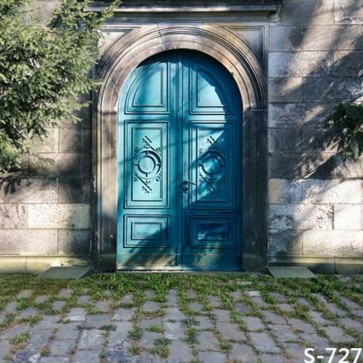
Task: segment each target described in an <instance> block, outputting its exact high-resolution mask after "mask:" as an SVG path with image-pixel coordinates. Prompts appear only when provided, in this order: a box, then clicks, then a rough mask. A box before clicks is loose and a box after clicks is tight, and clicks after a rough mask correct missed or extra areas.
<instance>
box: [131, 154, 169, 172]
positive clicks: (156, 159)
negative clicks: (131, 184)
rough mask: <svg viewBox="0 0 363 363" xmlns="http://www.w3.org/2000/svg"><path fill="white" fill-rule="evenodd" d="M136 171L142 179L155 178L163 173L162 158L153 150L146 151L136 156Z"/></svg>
mask: <svg viewBox="0 0 363 363" xmlns="http://www.w3.org/2000/svg"><path fill="white" fill-rule="evenodd" d="M135 159H136V162H135V166H136V168H135V171H136V174H137V175H138V176H139V177H141V178H154V177H156V176H158V175H159V173H160V171H161V164H162V160H161V156H160V155H159V154H158V153H157V152H155V151H152V150H144V151H141V152H139V153H138V154H137V155H136V158H135Z"/></svg>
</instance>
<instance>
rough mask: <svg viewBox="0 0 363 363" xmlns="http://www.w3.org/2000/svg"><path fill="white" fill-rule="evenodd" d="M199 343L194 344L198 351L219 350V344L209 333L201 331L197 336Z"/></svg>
mask: <svg viewBox="0 0 363 363" xmlns="http://www.w3.org/2000/svg"><path fill="white" fill-rule="evenodd" d="M198 341H199V343H198V344H196V349H198V350H217V351H218V350H219V342H218V340H217V338H216V337H215V336H214V334H213V333H212V332H210V331H203V332H201V333H199V335H198Z"/></svg>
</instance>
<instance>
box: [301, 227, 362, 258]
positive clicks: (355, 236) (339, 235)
mask: <svg viewBox="0 0 363 363" xmlns="http://www.w3.org/2000/svg"><path fill="white" fill-rule="evenodd" d="M303 253H304V254H306V255H318V256H337V257H362V256H363V233H362V232H361V231H349V233H347V232H346V231H304V232H303Z"/></svg>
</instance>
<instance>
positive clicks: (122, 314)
mask: <svg viewBox="0 0 363 363" xmlns="http://www.w3.org/2000/svg"><path fill="white" fill-rule="evenodd" d="M134 315H135V309H126V308H119V309H117V310H116V311H115V313H114V315H113V317H112V320H124V321H130V320H131V319H132V318H133V317H134Z"/></svg>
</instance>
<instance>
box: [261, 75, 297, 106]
mask: <svg viewBox="0 0 363 363" xmlns="http://www.w3.org/2000/svg"><path fill="white" fill-rule="evenodd" d="M268 97H269V102H301V100H302V79H301V77H275V78H269V82H268Z"/></svg>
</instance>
